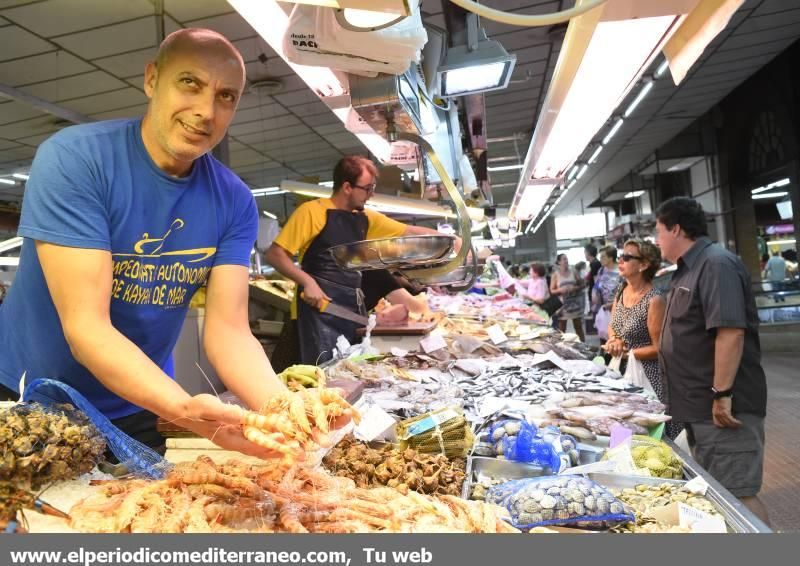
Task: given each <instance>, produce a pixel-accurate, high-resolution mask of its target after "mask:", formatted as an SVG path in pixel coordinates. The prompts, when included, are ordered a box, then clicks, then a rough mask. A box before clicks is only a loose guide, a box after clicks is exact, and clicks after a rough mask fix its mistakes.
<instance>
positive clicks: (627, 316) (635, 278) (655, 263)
mask: <svg viewBox="0 0 800 566" xmlns="http://www.w3.org/2000/svg"><path fill="white" fill-rule="evenodd" d="M660 265H661V252H660V251H659V249H658V248H657V247H656V246H655V245H654V244H651V243H650V242H646V241H642V240H630V241H628V242H626V243H625V247H624V250H623V253H622V255H621V256H619V274H620V276H621V277H622V279H623V283H622V285H621V287H620V290H619V291H618V292H617V296H616V299H615V300H614V305H613V307H612V309H611V323H610V324H609V325H608V342H606V345H605V349H606V351H607V352H608V353H610V354H611V355H612V356H622V355H627V354H628V352H630V351H633V355H634V357H635V358H636V359H637V360H639V361H640V362H641V363H642V367H643V368H644V372H645V374H646V375H647V379H648V380H649V381H650V385H652V387H653V391H655V392H656V395H657V396H658V399H659V401H661V402H662V403H664V405H666V406H667V414H669V399H668V397H667V387H666V383H665V382H664V376H663V375H662V374H661V368H660V366H659V363H658V344H659V341H660V339H661V324H662V322H663V321H664V310H665V308H666V303H665V301H664V298H663V297H662V296H661V295H660V294H659V292H658V291H657V290H656V289H655V288H654V287H653V277H654V276H655V273H656V271H657V270H658V268H659V267H660ZM678 432H680V426H679V425H677V423H668V425H667V435H668V436H669V437H670V438H675V436H677V435H678Z"/></svg>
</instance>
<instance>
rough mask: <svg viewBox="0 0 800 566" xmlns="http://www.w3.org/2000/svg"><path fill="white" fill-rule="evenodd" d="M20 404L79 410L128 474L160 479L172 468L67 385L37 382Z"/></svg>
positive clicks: (34, 382)
mask: <svg viewBox="0 0 800 566" xmlns="http://www.w3.org/2000/svg"><path fill="white" fill-rule="evenodd" d="M23 400H24V401H34V402H39V403H42V404H43V405H52V404H54V403H70V404H71V405H73V406H74V407H76V408H77V409H78V410H80V411H83V413H84V414H86V416H87V417H89V420H91V421H92V423H93V424H94V426H95V427H96V428H97V430H98V431H99V432H100V434H102V435H103V436H104V437H105V439H106V442H107V443H108V448H109V449H110V450H111V452H112V453H113V454H114V456H116V457H117V459H118V460H119V461H120V463H122V464H124V465H125V466H126V467H127V468H128V470H129V471H131V472H133V473H135V474H137V475H141V476H144V477H148V478H152V479H161V478H163V477H164V476H165V475H166V473H167V472H168V471H169V469H170V467H171V464H169V463H168V462H167V461H166V460H164V458H162V457H161V455H159V454H158V453H157V452H155V451H153V450H151V449H150V448H148V447H147V446H145V445H144V444H142V443H141V442H139V441H138V440H134V439H133V438H131V437H130V436H128V435H127V434H125V433H124V432H122V431H121V430H120V429H118V428H117V427H115V426H114V425H113V424H112V423H111V421H110V420H108V418H106V416H105V415H104V414H103V413H101V412H100V411H99V410H97V408H96V407H95V406H94V405H92V404H91V403H90V402H89V401H88V400H87V399H86V397H84V396H83V395H81V394H80V393H79V392H78V391H76V390H75V389H74V388H72V387H70V386H69V385H67V384H66V383H62V382H60V381H56V380H54V379H44V378H42V379H36V380H34V381H33V382H31V383H29V384H27V385H26V386H25V389H24V392H23Z"/></svg>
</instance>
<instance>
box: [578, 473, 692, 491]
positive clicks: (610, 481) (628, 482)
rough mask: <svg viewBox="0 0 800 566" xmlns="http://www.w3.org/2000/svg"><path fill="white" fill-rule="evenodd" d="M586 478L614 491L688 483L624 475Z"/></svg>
mask: <svg viewBox="0 0 800 566" xmlns="http://www.w3.org/2000/svg"><path fill="white" fill-rule="evenodd" d="M586 477H588V478H589V479H590V480H592V481H593V482H595V483H599V484H600V485H602V486H603V487H611V488H614V489H627V488H633V487H636V486H637V485H661V484H662V483H668V484H671V485H677V486H682V485H684V484H685V483H686V480H669V479H665V478H655V477H652V476H627V475H624V474H587V475H586Z"/></svg>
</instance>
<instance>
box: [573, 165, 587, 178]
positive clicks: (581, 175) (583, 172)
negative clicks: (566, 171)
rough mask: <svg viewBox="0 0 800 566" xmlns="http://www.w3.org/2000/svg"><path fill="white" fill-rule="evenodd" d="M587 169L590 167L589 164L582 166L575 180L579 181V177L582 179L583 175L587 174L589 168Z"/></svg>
mask: <svg viewBox="0 0 800 566" xmlns="http://www.w3.org/2000/svg"><path fill="white" fill-rule="evenodd" d="M587 169H589V166H588V165H584V166H583V167H581V168H580V169H579V170H578V174H577V175H576V176H575V180H576V181H577V180H578V179H580V178H581V177H583V176H584V175H585V174H586V170H587Z"/></svg>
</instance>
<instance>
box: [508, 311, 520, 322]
mask: <svg viewBox="0 0 800 566" xmlns="http://www.w3.org/2000/svg"><path fill="white" fill-rule="evenodd" d="M506 317H507V318H510V319H511V320H517V319H518V318H522V315H521V314H520V313H518V312H517V311H511V312H510V313H508V314H507V315H506Z"/></svg>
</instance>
